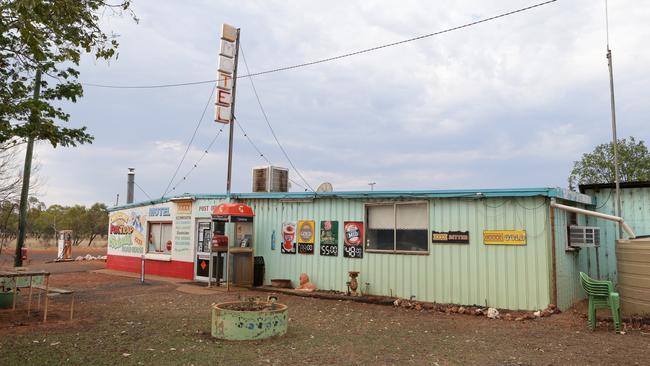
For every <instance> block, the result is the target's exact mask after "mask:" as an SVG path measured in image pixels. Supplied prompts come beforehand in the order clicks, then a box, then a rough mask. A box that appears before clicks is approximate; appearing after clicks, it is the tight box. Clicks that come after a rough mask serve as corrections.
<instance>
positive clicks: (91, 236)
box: [88, 234, 97, 246]
mask: <svg viewBox="0 0 650 366" xmlns="http://www.w3.org/2000/svg"><path fill="white" fill-rule="evenodd" d="M96 237H97V234H90V237H89V238H88V246H90V245H91V244H92V243H93V240H95V238H96Z"/></svg>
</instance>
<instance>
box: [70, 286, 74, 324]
mask: <svg viewBox="0 0 650 366" xmlns="http://www.w3.org/2000/svg"><path fill="white" fill-rule="evenodd" d="M72 314H74V292H73V293H72V302H71V303H70V320H72Z"/></svg>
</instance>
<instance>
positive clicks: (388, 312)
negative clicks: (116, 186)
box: [0, 263, 650, 365]
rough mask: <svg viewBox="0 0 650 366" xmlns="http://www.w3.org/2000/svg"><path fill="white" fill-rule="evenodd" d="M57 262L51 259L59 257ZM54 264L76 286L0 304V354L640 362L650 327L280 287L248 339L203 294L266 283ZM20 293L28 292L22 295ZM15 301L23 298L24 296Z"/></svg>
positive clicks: (93, 360)
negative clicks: (454, 309)
mask: <svg viewBox="0 0 650 366" xmlns="http://www.w3.org/2000/svg"><path fill="white" fill-rule="evenodd" d="M55 265H56V264H55ZM68 265H69V266H70V267H71V268H68V269H67V270H68V271H70V272H67V273H57V274H53V275H52V284H53V285H54V286H56V287H63V288H70V289H74V290H75V291H76V306H75V308H76V312H75V320H73V321H69V320H67V319H66V317H67V314H68V313H67V311H68V303H69V299H67V298H63V297H58V298H55V300H54V301H53V302H52V303H51V310H52V312H51V314H50V315H48V323H46V324H43V323H41V322H39V316H40V315H41V314H38V313H37V314H33V315H32V316H31V317H30V318H27V317H26V312H25V311H24V309H25V305H24V304H23V303H21V304H19V305H20V309H22V310H23V311H16V312H15V313H12V312H11V311H10V310H0V365H41V364H42V365H45V364H50V365H59V364H71V365H81V364H84V365H88V364H96V365H105V364H106V365H109V364H110V365H114V364H118V363H119V364H122V365H151V364H155V365H217V364H219V365H221V364H224V365H242V364H244V365H248V364H260V365H267V364H271V365H283V364H313V365H326V364H345V365H366V364H377V365H389V364H414V365H448V364H452V365H453V364H481V365H486V364H487V365H533V364H535V365H537V364H541V365H550V364H562V365H566V364H580V365H583V364H584V365H586V364H589V365H593V364H630V365H634V364H648V360H649V359H650V358H649V357H650V356H649V354H650V330H632V329H627V331H626V334H624V335H618V334H615V333H614V332H613V329H612V325H611V323H607V322H603V323H602V324H601V325H600V326H599V328H598V329H597V330H595V331H593V332H592V331H590V330H588V329H587V327H586V319H584V318H583V310H570V311H567V312H564V313H562V314H559V315H553V316H551V317H549V318H540V319H536V320H529V321H506V320H490V319H487V318H485V317H476V316H472V315H460V314H445V313H440V312H433V311H416V310H413V309H404V308H396V307H392V306H383V305H373V304H364V303H357V302H351V301H340V300H324V299H315V298H302V297H297V296H290V295H284V294H280V295H279V301H280V302H282V303H284V304H287V305H288V306H289V316H290V322H289V330H288V333H287V334H286V335H285V336H283V337H279V338H273V339H268V340H264V341H253V342H228V341H219V340H216V339H214V338H212V337H211V336H210V316H211V313H210V304H212V303H216V302H222V301H232V300H236V299H237V298H238V297H239V296H260V297H266V296H267V295H269V293H267V292H252V291H248V292H244V293H242V292H239V293H223V292H213V291H182V292H181V291H178V290H177V289H178V288H179V287H185V288H187V287H188V286H193V285H188V284H182V283H172V282H163V281H148V282H147V283H146V284H145V285H142V284H140V283H139V282H138V280H137V279H136V278H131V277H122V276H115V275H108V274H104V273H96V272H92V271H87V270H83V271H74V272H72V271H73V270H75V269H76V268H74V267H75V266H83V263H72V264H68ZM23 300H24V299H23ZM21 301H22V300H21Z"/></svg>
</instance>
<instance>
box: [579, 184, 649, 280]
mask: <svg viewBox="0 0 650 366" xmlns="http://www.w3.org/2000/svg"><path fill="white" fill-rule="evenodd" d="M585 193H586V194H588V195H590V196H593V197H595V198H596V207H595V208H594V211H598V212H602V213H606V214H609V215H614V204H615V201H616V200H615V190H614V188H601V189H598V190H592V189H588V190H586V191H585ZM621 211H622V216H623V219H624V220H625V222H626V223H627V224H628V225H630V227H631V228H632V230H634V233H635V234H636V235H637V236H639V235H650V187H640V188H621ZM587 225H589V226H598V227H600V245H601V248H600V252H599V262H600V275H601V278H602V279H607V280H610V281H614V282H615V283H616V282H618V272H617V270H616V251H615V245H616V237H617V231H618V228H617V224H616V223H614V222H612V221H608V220H603V219H598V218H595V217H590V218H588V219H587ZM624 235H625V234H624ZM594 261H595V259H594ZM594 267H595V265H594ZM591 273H592V275H593V276H594V277H596V273H595V268H593V269H592V272H591Z"/></svg>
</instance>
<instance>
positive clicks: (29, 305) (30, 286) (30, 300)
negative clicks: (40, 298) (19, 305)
mask: <svg viewBox="0 0 650 366" xmlns="http://www.w3.org/2000/svg"><path fill="white" fill-rule="evenodd" d="M33 278H34V277H33V276H29V302H28V303H27V316H29V313H30V312H31V310H32V280H33Z"/></svg>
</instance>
